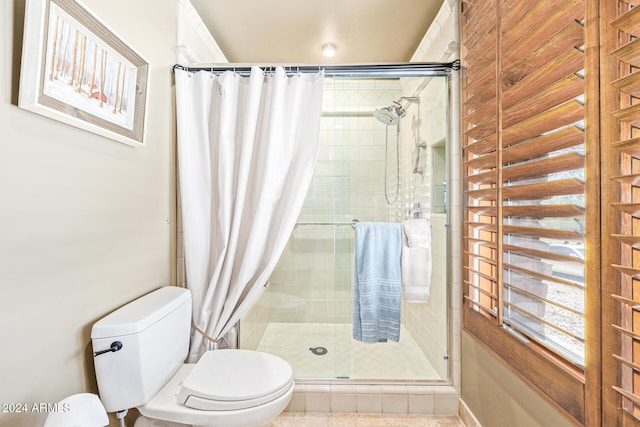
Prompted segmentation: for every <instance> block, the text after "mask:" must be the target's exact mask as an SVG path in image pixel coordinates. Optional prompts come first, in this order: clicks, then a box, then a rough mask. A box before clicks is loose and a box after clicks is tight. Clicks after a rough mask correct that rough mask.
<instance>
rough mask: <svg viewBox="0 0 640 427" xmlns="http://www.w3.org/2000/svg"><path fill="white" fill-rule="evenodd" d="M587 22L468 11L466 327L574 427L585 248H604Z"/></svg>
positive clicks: (506, 2)
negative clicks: (595, 181) (592, 182)
mask: <svg viewBox="0 0 640 427" xmlns="http://www.w3.org/2000/svg"><path fill="white" fill-rule="evenodd" d="M587 10H588V8H587V7H586V6H585V3H584V2H582V1H567V0H562V1H560V0H546V1H534V2H524V1H518V0H496V1H486V2H485V1H482V2H480V1H469V2H466V3H465V4H464V9H463V20H462V21H463V23H462V25H463V27H462V44H463V52H462V55H463V66H464V67H465V73H464V74H463V126H464V128H463V131H464V135H463V149H464V164H463V178H464V191H465V201H466V208H465V216H464V219H465V224H464V246H463V247H464V250H465V252H464V261H463V267H464V276H463V277H464V286H463V289H464V298H465V304H464V310H463V315H464V327H465V330H466V331H467V332H469V333H470V334H471V335H473V336H474V337H476V338H477V339H478V340H480V342H482V343H484V344H486V346H487V347H488V348H489V349H490V350H491V351H493V352H494V354H495V355H496V356H497V357H499V358H501V359H502V360H503V361H504V363H506V364H508V365H510V366H511V367H512V368H513V369H514V370H515V371H516V372H520V373H521V375H522V376H523V377H525V379H526V380H527V381H529V382H530V383H531V384H533V385H534V386H535V387H537V388H538V389H539V390H540V391H541V392H542V393H543V394H544V395H546V397H547V398H548V399H549V400H550V401H553V402H555V403H556V404H558V405H559V406H560V407H561V408H562V410H564V411H565V412H566V414H567V415H568V416H569V417H572V418H573V419H574V420H576V421H577V422H579V423H585V421H586V418H587V411H586V403H585V402H586V400H585V399H586V389H585V384H586V380H585V374H584V367H585V365H586V356H585V355H586V354H587V353H586V351H587V349H586V346H585V342H586V330H587V329H586V322H585V291H586V289H587V287H588V286H589V285H590V283H591V282H590V281H589V280H588V279H589V278H593V280H594V281H595V283H596V286H597V282H598V278H595V277H594V276H590V273H588V272H585V253H584V248H585V246H586V247H597V246H598V242H597V239H598V236H599V227H598V225H597V224H598V223H597V221H598V220H597V218H598V216H599V215H600V212H599V208H598V204H597V203H595V204H593V203H590V201H592V200H596V199H592V197H593V196H596V197H597V189H596V187H597V185H596V186H595V187H594V186H591V187H590V186H587V185H586V178H585V177H586V176H589V173H593V171H592V169H590V167H591V163H589V161H588V160H589V159H591V158H593V157H589V156H590V155H591V153H592V152H593V148H594V147H597V134H598V126H597V124H596V126H595V127H594V126H591V127H590V128H589V129H586V126H585V123H586V120H588V119H589V111H590V110H588V109H587V108H586V105H585V102H586V101H588V100H589V99H588V96H585V93H586V90H585V88H586V87H587V82H586V77H585V75H586V74H587V71H588V72H590V71H591V68H589V67H591V66H592V64H593V62H590V61H591V60H592V59H591V58H593V56H592V55H593V53H589V54H587V53H586V52H587V49H586V48H585V44H586V40H587V39H586V34H587V31H588V29H586V28H585V13H586V11H587ZM590 22H594V21H590ZM595 22H596V23H597V20H596V21H595ZM596 25H597V24H596ZM596 33H597V28H596ZM591 52H593V50H591ZM595 60H596V62H595V64H596V65H597V49H596V56H595ZM585 70H587V71H585ZM596 82H597V77H596ZM596 92H597V90H596ZM589 96H591V95H589ZM591 117H595V118H596V120H597V117H598V116H597V113H596V114H595V115H593V116H591ZM591 135H595V138H593V137H590V136H591ZM587 157H589V159H587ZM596 172H597V167H596ZM595 176H597V174H596V175H595ZM590 226H592V227H594V229H593V230H590V229H589V227H590ZM587 235H589V236H591V237H589V238H590V239H592V240H591V245H585V242H586V238H585V236H587ZM593 244H595V246H593ZM587 256H589V254H587Z"/></svg>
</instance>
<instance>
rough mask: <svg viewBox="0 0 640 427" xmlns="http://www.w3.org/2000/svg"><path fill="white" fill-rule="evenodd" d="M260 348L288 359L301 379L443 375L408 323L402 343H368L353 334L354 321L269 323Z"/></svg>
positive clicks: (383, 378)
mask: <svg viewBox="0 0 640 427" xmlns="http://www.w3.org/2000/svg"><path fill="white" fill-rule="evenodd" d="M317 347H323V348H324V349H326V350H327V352H326V354H323V355H316V354H314V353H313V352H312V351H311V350H310V349H312V348H317ZM257 350H259V351H264V352H266V353H271V354H275V355H277V356H280V357H282V358H283V359H285V360H287V361H288V362H289V363H290V364H291V366H292V367H293V373H294V376H295V377H296V378H328V379H333V378H348V379H375V380H432V379H441V378H440V377H439V376H438V374H437V373H436V370H435V369H434V368H433V366H432V365H431V363H429V361H428V360H427V358H426V357H425V356H424V354H423V353H422V352H421V351H420V348H419V347H418V344H417V343H416V342H415V340H414V339H413V337H412V336H411V334H409V332H407V330H406V329H405V328H404V327H401V329H400V341H399V342H397V343H396V342H391V341H390V342H386V343H375V344H365V343H362V342H360V341H356V340H354V339H352V338H351V324H345V323H269V325H268V326H267V329H266V331H265V333H264V336H263V337H262V340H261V341H260V344H259V345H258V348H257ZM318 350H319V351H318V352H320V353H321V352H323V350H322V349H318Z"/></svg>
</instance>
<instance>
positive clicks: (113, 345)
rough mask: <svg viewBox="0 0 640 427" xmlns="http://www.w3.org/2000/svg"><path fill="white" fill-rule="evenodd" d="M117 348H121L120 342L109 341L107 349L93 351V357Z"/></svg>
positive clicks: (111, 351) (114, 350) (112, 351)
mask: <svg viewBox="0 0 640 427" xmlns="http://www.w3.org/2000/svg"><path fill="white" fill-rule="evenodd" d="M118 350H122V343H121V342H120V341H114V342H112V343H111V346H109V348H108V349H106V350H100V351H94V352H93V357H96V356H100V355H101V354H105V353H115V352H116V351H118Z"/></svg>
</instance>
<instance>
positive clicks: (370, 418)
mask: <svg viewBox="0 0 640 427" xmlns="http://www.w3.org/2000/svg"><path fill="white" fill-rule="evenodd" d="M270 427H464V424H462V421H461V420H460V418H459V417H457V416H426V415H365V414H300V413H295V412H285V413H283V414H281V415H280V416H279V417H278V418H276V419H275V420H274V421H272V422H271V425H270Z"/></svg>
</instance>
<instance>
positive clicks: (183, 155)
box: [176, 67, 323, 362]
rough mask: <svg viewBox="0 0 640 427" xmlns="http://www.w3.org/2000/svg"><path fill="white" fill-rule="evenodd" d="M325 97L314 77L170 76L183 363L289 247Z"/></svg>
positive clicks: (256, 291)
mask: <svg viewBox="0 0 640 427" xmlns="http://www.w3.org/2000/svg"><path fill="white" fill-rule="evenodd" d="M322 87H323V74H322V73H321V72H320V73H317V74H297V75H294V76H292V77H287V76H286V73H285V71H284V69H282V68H280V67H278V68H276V69H275V72H274V73H265V72H264V71H262V70H261V69H260V68H257V67H254V68H253V69H252V70H251V76H250V77H241V76H239V75H237V74H235V73H233V72H225V73H223V74H221V75H219V76H216V75H213V74H212V73H210V72H207V71H199V72H194V73H190V72H187V71H182V70H176V105H177V118H178V162H179V176H180V192H181V202H182V221H183V231H184V242H185V259H186V273H187V283H188V287H189V289H190V290H191V292H192V294H193V309H194V310H193V322H194V325H195V326H194V332H193V337H192V341H191V349H190V352H189V361H190V362H194V361H196V360H197V359H198V358H199V357H200V356H201V355H202V353H203V352H204V351H206V350H209V349H213V348H216V347H217V345H216V343H214V341H212V340H216V341H217V340H220V338H221V337H223V336H224V335H225V334H227V332H229V331H230V330H231V329H232V328H233V326H234V325H235V324H236V322H237V321H238V320H239V319H240V317H241V316H242V315H243V314H244V313H245V312H246V311H247V310H248V309H249V308H251V306H252V304H253V303H254V302H255V299H256V298H257V297H258V296H259V295H260V291H261V289H262V287H263V285H264V284H265V283H266V282H267V280H268V278H269V276H270V274H271V272H272V271H273V269H274V267H275V265H276V263H277V261H278V258H279V257H280V255H281V254H282V252H283V250H284V248H285V246H286V244H287V240H288V239H289V235H290V234H291V232H292V230H293V227H294V226H295V222H296V219H297V217H298V214H299V212H300V209H301V207H302V203H303V201H304V198H305V194H306V192H307V188H308V186H309V183H310V181H311V176H312V173H313V168H314V163H315V158H316V153H317V148H318V139H319V130H320V129H319V128H320V111H321V104H322ZM205 335H206V336H205Z"/></svg>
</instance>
